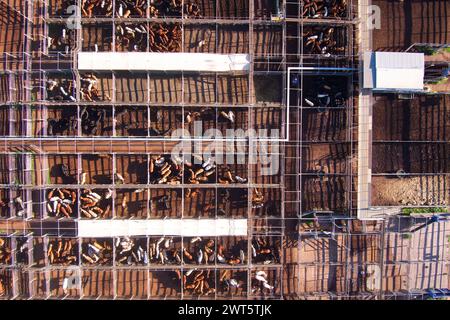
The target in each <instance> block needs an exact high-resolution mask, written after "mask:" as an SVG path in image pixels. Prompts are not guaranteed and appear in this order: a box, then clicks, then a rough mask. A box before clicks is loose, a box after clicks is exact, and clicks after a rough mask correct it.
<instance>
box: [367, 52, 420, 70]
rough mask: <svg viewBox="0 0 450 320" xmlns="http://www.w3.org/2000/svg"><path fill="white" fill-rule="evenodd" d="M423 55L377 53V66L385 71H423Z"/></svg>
mask: <svg viewBox="0 0 450 320" xmlns="http://www.w3.org/2000/svg"><path fill="white" fill-rule="evenodd" d="M424 63H425V58H424V54H423V53H409V52H375V66H376V68H383V69H423V68H424Z"/></svg>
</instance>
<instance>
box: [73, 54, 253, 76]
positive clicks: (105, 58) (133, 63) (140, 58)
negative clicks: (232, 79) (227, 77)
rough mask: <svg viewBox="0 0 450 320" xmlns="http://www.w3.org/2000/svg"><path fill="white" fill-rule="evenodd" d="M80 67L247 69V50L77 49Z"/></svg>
mask: <svg viewBox="0 0 450 320" xmlns="http://www.w3.org/2000/svg"><path fill="white" fill-rule="evenodd" d="M78 69H79V70H99V71H100V70H108V71H109V70H130V71H133V70H140V71H145V70H154V71H210V72H232V71H248V70H249V69H250V56H249V55H248V54H214V53H176V52H174V53H173V52H169V53H157V52H80V53H78Z"/></svg>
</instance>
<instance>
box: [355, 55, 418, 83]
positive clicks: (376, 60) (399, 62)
mask: <svg viewBox="0 0 450 320" xmlns="http://www.w3.org/2000/svg"><path fill="white" fill-rule="evenodd" d="M424 66H425V59H424V54H423V53H410V52H368V53H365V54H364V88H372V89H385V90H386V89H387V90H389V89H397V90H422V89H423V78H424V72H425V70H424Z"/></svg>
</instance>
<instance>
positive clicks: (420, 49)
mask: <svg viewBox="0 0 450 320" xmlns="http://www.w3.org/2000/svg"><path fill="white" fill-rule="evenodd" d="M415 49H416V50H417V52H422V53H424V54H425V55H427V56H432V55H435V54H436V53H437V52H438V50H436V49H433V48H431V47H428V46H417V47H415Z"/></svg>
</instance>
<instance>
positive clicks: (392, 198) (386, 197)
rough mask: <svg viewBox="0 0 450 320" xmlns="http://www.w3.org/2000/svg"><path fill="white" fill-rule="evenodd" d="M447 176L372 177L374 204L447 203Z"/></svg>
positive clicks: (441, 204)
mask: <svg viewBox="0 0 450 320" xmlns="http://www.w3.org/2000/svg"><path fill="white" fill-rule="evenodd" d="M449 183H450V181H449V177H448V176H445V175H440V176H439V175H434V176H421V177H414V176H413V177H405V178H402V179H399V178H397V177H396V176H392V177H382V176H374V177H372V204H373V205H374V206H399V205H400V206H401V205H403V206H407V205H411V206H421V205H424V206H443V205H444V206H445V205H448V204H449V200H450V199H449V194H450V193H449Z"/></svg>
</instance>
